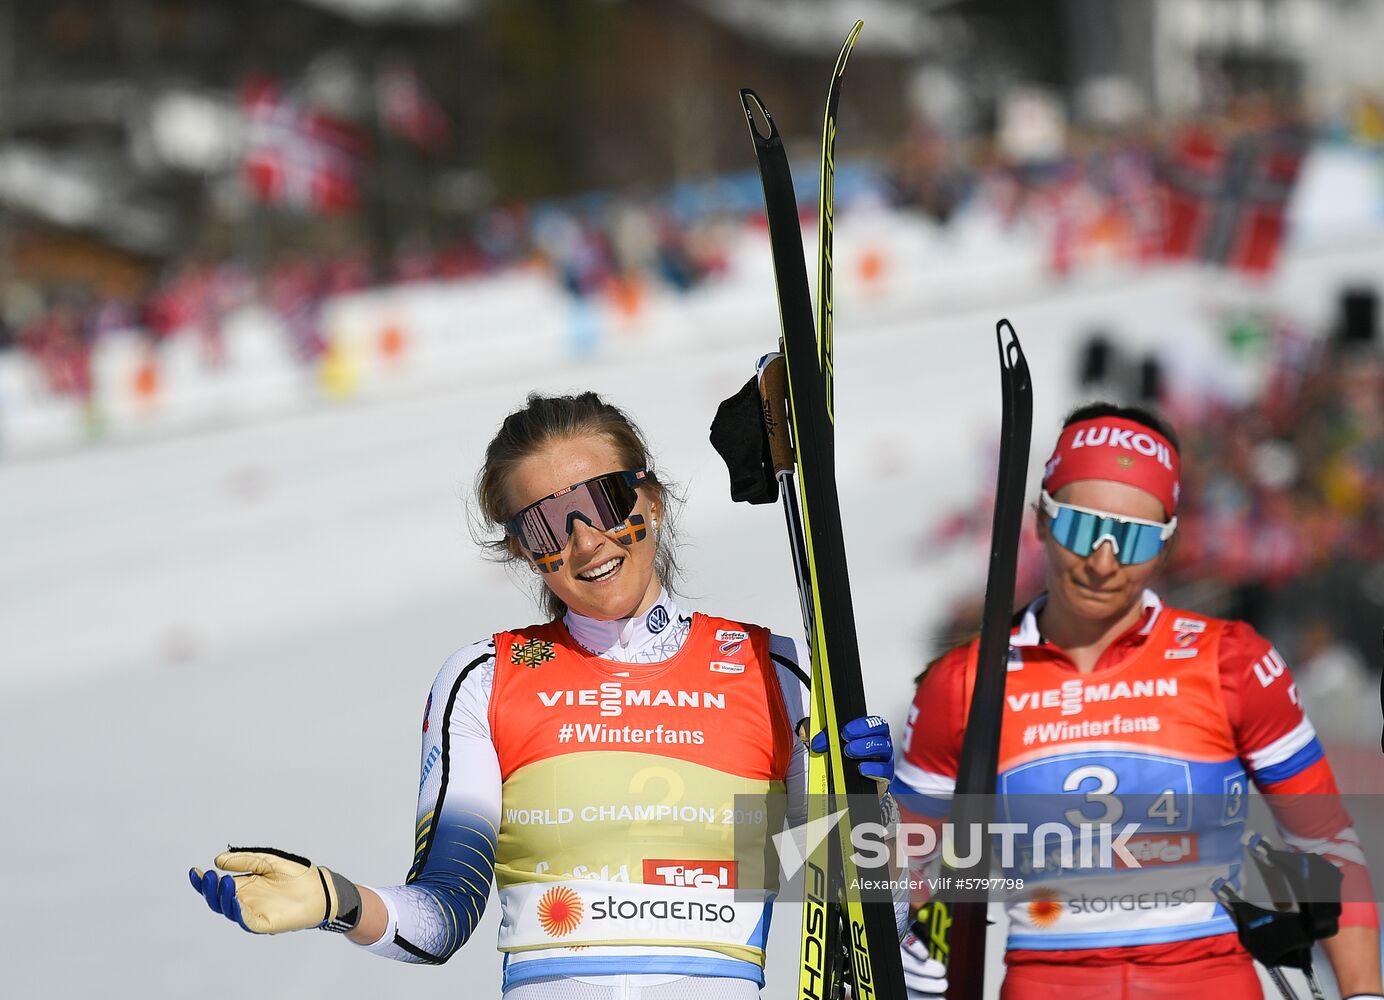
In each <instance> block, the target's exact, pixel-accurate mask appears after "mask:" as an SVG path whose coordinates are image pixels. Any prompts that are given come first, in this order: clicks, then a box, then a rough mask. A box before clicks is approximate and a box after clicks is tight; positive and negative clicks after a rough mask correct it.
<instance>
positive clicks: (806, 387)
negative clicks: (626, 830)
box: [740, 21, 904, 1000]
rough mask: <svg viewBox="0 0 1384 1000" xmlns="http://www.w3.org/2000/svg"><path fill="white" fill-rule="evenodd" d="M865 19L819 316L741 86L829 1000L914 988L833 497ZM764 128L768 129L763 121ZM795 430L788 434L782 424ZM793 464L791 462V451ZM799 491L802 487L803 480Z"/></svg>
mask: <svg viewBox="0 0 1384 1000" xmlns="http://www.w3.org/2000/svg"><path fill="white" fill-rule="evenodd" d="M863 27H864V22H861V21H857V22H856V23H855V26H854V27H853V28H852V29H851V32H850V34H849V35H848V36H847V38H846V41H845V44H843V45H842V46H841V52H840V55H839V56H838V57H837V60H836V66H835V69H834V70H833V72H832V78H831V86H830V88H829V90H828V94H827V107H826V115H825V118H824V121H823V128H822V159H821V176H820V188H819V201H818V206H819V216H818V230H817V249H818V253H817V309H816V316H815V320H814V315H813V308H812V298H811V294H810V292H809V290H808V283H807V268H806V264H805V262H804V260H803V253H802V230H801V228H800V227H799V224H798V201H797V197H796V195H795V194H794V191H793V177H792V174H791V172H790V170H789V167H788V155H787V153H786V152H785V150H784V148H783V138H782V136H780V134H779V131H778V126H777V125H775V124H774V120H773V117H772V116H771V115H770V114H769V110H768V108H766V107H765V106H764V102H763V101H761V100H760V99H759V96H758V95H757V94H755V93H754V91H752V90H742V91H741V92H740V102H741V106H742V107H743V108H744V111H745V118H746V121H747V122H748V124H749V127H750V135H751V137H752V139H753V141H754V148H755V157H756V159H757V161H758V163H759V173H760V180H761V182H762V184H763V187H764V206H765V214H766V217H767V220H768V225H769V244H770V248H771V251H772V253H773V259H774V280H775V283H776V284H777V286H778V304H779V322H780V325H781V327H782V333H783V336H782V340H781V341H780V344H781V349H782V354H781V360H780V359H779V358H776V357H771V358H769V359H767V360H766V362H764V363H761V368H760V385H761V392H762V393H763V395H764V398H765V402H766V404H767V407H768V408H769V412H771V413H774V411H779V406H780V404H781V403H783V402H786V404H787V406H786V410H782V411H779V412H778V413H777V414H776V415H775V418H774V419H773V426H774V429H775V433H774V434H773V435H772V438H771V440H772V443H773V445H774V446H775V449H776V452H775V462H774V465H775V473H776V475H777V476H778V479H779V483H780V485H781V486H782V487H783V490H782V495H783V503H784V511H785V515H786V517H787V520H788V527H789V535H790V539H791V541H792V545H793V556H794V565H795V568H796V570H797V574H798V593H799V597H800V601H801V608H802V613H803V626H804V629H805V630H806V632H807V636H808V645H809V647H810V649H811V652H812V704H811V707H810V713H811V714H810V716H809V723H808V724H809V728H810V730H811V733H818V732H826V733H827V739H828V742H827V752H826V753H825V754H821V755H815V756H812V757H810V759H809V765H808V780H807V791H808V824H809V829H814V828H815V826H816V825H820V824H824V823H830V822H831V819H830V816H831V811H832V810H833V808H834V807H844V809H845V812H846V818H847V822H837V823H835V824H834V827H833V829H832V830H831V831H830V832H829V834H828V835H827V836H825V837H821V838H818V840H817V843H816V844H815V845H812V847H811V849H810V850H809V852H808V856H807V858H806V863H805V868H804V877H805V879H806V885H805V892H804V897H805V905H804V907H803V937H802V950H801V953H800V956H799V958H800V962H799V986H798V996H799V997H800V998H802V1000H831V998H835V997H840V996H844V995H845V993H844V987H845V985H846V984H847V983H849V984H850V986H851V991H852V992H851V995H852V996H853V997H856V998H871V1000H873V998H875V997H883V998H894V997H902V996H903V995H904V985H903V969H902V966H901V964H900V961H899V947H898V933H897V930H896V928H895V925H894V916H893V910H892V908H891V907H890V906H888V905H886V904H876V905H868V906H867V905H865V904H864V903H863V901H862V899H861V894H860V892H859V891H854V892H852V891H849V890H848V887H849V886H850V885H851V884H852V882H854V881H857V880H858V873H857V872H856V868H855V863H854V861H853V860H852V857H851V856H852V854H853V853H854V850H855V849H854V848H853V847H852V846H851V843H850V830H851V829H852V828H853V827H854V826H855V825H857V824H859V823H871V822H877V821H878V820H879V813H878V809H877V808H872V803H875V801H876V792H875V786H874V782H873V781H871V780H870V779H869V778H866V777H865V776H863V775H862V774H860V773H859V771H858V770H857V769H856V768H855V767H854V766H851V764H850V762H849V761H848V760H847V759H846V758H845V755H844V752H843V747H842V742H841V736H840V730H841V726H842V725H843V724H844V723H845V722H847V721H848V720H850V719H854V718H858V717H860V716H863V715H865V714H866V707H865V691H864V687H863V685H862V684H861V680H860V657H859V652H858V649H857V643H856V635H855V614H854V612H853V610H852V606H851V592H850V583H849V581H848V580H847V577H846V550H845V544H844V540H843V535H842V529H841V508H840V503H839V501H838V499H837V495H836V431H835V423H834V407H833V382H834V379H833V364H834V358H833V346H834V345H833V337H832V287H833V280H832V224H833V208H834V176H835V143H836V110H837V105H838V103H839V100H840V93H841V78H842V75H843V74H844V72H845V68H846V60H847V59H848V58H849V57H850V54H851V49H852V48H853V47H854V46H855V41H856V39H857V38H858V37H859V36H860V31H861V29H862V28H863ZM761 124H762V126H763V129H764V130H761ZM785 431H786V432H788V439H787V440H785V436H784V433H783V432H785ZM790 453H791V455H792V464H791V465H790V464H789V458H788V456H789V454H790ZM794 485H796V487H797V489H796V490H794V489H793V486H794ZM809 735H810V734H809Z"/></svg>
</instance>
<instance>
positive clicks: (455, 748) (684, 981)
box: [191, 393, 905, 1000]
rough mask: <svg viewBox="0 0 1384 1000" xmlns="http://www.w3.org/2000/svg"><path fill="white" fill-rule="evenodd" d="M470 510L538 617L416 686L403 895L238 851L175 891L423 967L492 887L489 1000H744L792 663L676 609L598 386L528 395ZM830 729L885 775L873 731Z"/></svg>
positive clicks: (463, 935) (792, 655)
mask: <svg viewBox="0 0 1384 1000" xmlns="http://www.w3.org/2000/svg"><path fill="white" fill-rule="evenodd" d="M476 496H477V508H478V510H479V512H480V514H481V517H482V518H483V521H484V526H483V531H484V534H485V537H484V538H483V539H481V543H482V544H483V545H484V546H485V547H487V548H488V549H489V550H490V552H491V553H492V554H493V555H495V556H496V557H497V558H500V559H503V560H505V561H511V562H514V563H515V564H517V565H523V566H527V567H529V568H530V569H531V570H532V571H533V572H534V574H535V575H536V576H535V578H536V579H538V580H540V581H541V583H542V603H543V605H544V607H545V610H546V611H547V613H548V620H547V621H545V622H543V623H541V624H536V625H529V626H526V627H523V628H518V629H509V630H505V631H500V632H496V633H495V634H494V635H492V636H488V637H486V638H485V639H483V640H481V641H479V642H476V643H473V644H471V645H470V646H466V647H464V648H462V649H460V650H458V651H457V652H456V653H454V654H453V655H452V656H451V657H450V658H449V659H448V660H447V662H446V663H445V664H444V665H443V667H442V670H441V672H440V673H439V674H438V676H437V679H436V681H435V682H434V683H433V687H432V690H431V692H430V693H429V695H428V700H427V706H426V708H425V709H424V720H423V749H422V779H421V781H420V782H419V794H418V810H417V813H416V821H417V827H416V832H417V839H416V851H415V854H414V858H413V865H412V867H411V868H410V870H409V874H408V878H407V879H406V880H405V882H404V883H403V884H402V885H391V886H382V887H377V888H371V887H369V886H366V885H360V884H357V883H354V882H351V881H349V880H347V879H345V878H342V877H341V876H340V875H339V874H337V873H335V872H332V871H330V870H328V869H326V868H322V867H320V866H315V865H313V864H312V862H310V861H308V860H307V859H306V858H302V857H298V856H296V855H292V854H288V853H286V852H283V851H276V850H271V849H268V848H240V849H234V850H232V851H229V852H227V853H225V854H222V855H220V856H218V857H217V858H216V865H217V867H218V868H219V869H221V871H220V872H218V871H215V870H213V871H205V872H204V871H202V870H200V869H193V870H192V873H191V875H192V883H193V886H194V887H195V888H196V889H197V890H198V891H199V892H200V893H201V894H202V895H203V897H204V898H205V899H206V901H207V903H208V905H210V906H211V908H212V909H213V910H215V911H217V912H218V913H221V914H224V915H225V916H227V917H230V918H231V919H232V920H234V921H236V922H237V923H239V924H240V925H241V926H242V927H244V928H245V929H246V930H250V931H254V932H257V933H277V932H279V931H288V930H300V929H307V928H310V927H322V928H324V929H327V930H338V931H344V932H345V933H346V936H347V938H348V939H349V940H351V941H353V942H355V943H356V944H359V945H361V946H363V947H365V948H367V949H368V950H370V951H372V952H374V953H376V954H379V955H383V956H385V957H388V958H392V959H395V960H397V961H402V962H414V963H440V962H445V961H446V960H447V959H448V958H449V957H451V955H453V954H454V953H455V952H456V951H457V949H459V948H460V947H461V946H462V945H463V944H464V943H465V942H466V940H467V938H468V937H470V935H471V933H472V931H474V929H475V927H476V925H477V923H478V922H479V920H480V916H481V912H482V910H484V908H485V904H486V901H487V899H488V897H489V894H490V885H491V881H492V879H493V880H494V881H495V882H496V883H497V886H498V890H499V896H500V905H501V907H502V910H503V915H502V918H501V923H500V935H499V938H500V940H499V947H500V950H501V951H503V952H505V961H504V987H503V988H504V992H505V997H506V1000H548V998H552V1000H558V998H561V1000H616V998H627V997H632V996H636V995H637V996H639V997H641V998H642V1000H712V998H715V1000H736V998H743V1000H750V998H753V997H757V996H758V995H759V989H760V987H761V986H763V984H764V973H763V967H764V944H765V939H766V937H767V935H768V928H769V916H770V908H771V905H772V901H773V896H774V893H775V890H776V888H777V885H776V883H777V877H776V875H775V874H774V873H773V872H766V871H764V870H763V869H764V867H765V866H764V864H763V859H764V857H765V856H766V853H767V844H766V841H767V838H769V837H770V836H771V835H773V834H775V833H777V832H778V829H779V828H780V827H781V826H782V825H783V821H784V818H785V817H784V813H785V812H786V814H787V820H788V821H789V822H799V821H801V820H802V819H803V818H804V816H805V813H806V802H805V784H806V761H807V754H808V753H809V748H808V746H807V745H806V744H805V743H804V742H803V741H802V740H800V739H798V738H797V735H798V734H799V733H800V729H801V727H802V726H803V724H804V722H805V720H806V718H807V716H808V714H809V712H808V707H807V706H808V704H809V700H808V682H807V675H806V674H805V672H804V670H803V668H802V666H800V664H803V663H805V662H806V652H805V650H804V649H803V647H802V645H801V644H800V643H798V642H796V641H794V640H792V639H789V638H786V637H783V636H779V635H774V634H771V633H770V632H769V630H768V629H765V628H763V627H761V626H758V625H752V624H748V623H746V622H742V621H738V620H735V619H731V618H720V617H715V616H711V615H704V614H700V613H693V612H690V611H687V610H685V609H684V608H682V607H681V606H680V605H679V604H678V603H677V602H676V600H675V599H674V598H673V596H672V594H671V590H670V585H671V583H672V581H673V578H674V574H675V571H676V546H675V544H674V539H673V534H672V532H671V531H670V530H669V528H668V522H669V518H670V507H671V505H672V503H673V502H674V498H673V496H672V493H671V490H670V487H669V484H668V481H667V480H666V479H664V478H663V476H662V475H661V474H660V472H659V471H658V469H657V468H656V465H655V462H654V459H653V456H652V455H651V454H650V451H649V448H648V446H647V445H646V443H645V441H644V438H643V436H642V435H641V434H640V432H639V430H638V428H637V427H636V426H635V425H634V423H633V422H632V421H631V420H630V419H629V418H628V417H627V416H626V415H625V414H624V413H623V412H622V411H620V410H619V409H618V408H616V407H615V406H612V405H611V404H609V403H607V402H606V401H604V400H602V399H601V398H600V397H599V396H597V395H595V394H594V393H583V394H580V395H575V396H539V395H531V396H530V397H529V398H528V400H527V402H526V405H525V406H524V407H523V408H521V409H519V410H517V411H516V412H514V413H511V414H510V415H509V416H508V417H506V418H505V420H504V422H503V424H502V425H501V427H500V429H499V431H498V433H497V434H496V435H495V437H494V439H493V440H492V441H491V442H490V445H489V447H488V448H487V450H486V457H485V464H484V467H483V468H482V469H481V471H480V473H479V474H478V476H477V479H476ZM843 734H844V736H845V737H846V740H847V742H846V753H847V755H848V756H850V757H852V758H854V759H855V760H856V761H858V767H859V768H860V771H861V773H862V774H865V775H866V776H868V777H871V778H875V779H876V780H878V781H880V782H881V784H882V785H883V784H887V782H888V780H889V779H890V778H891V777H892V774H893V746H892V742H891V740H890V738H889V729H888V725H887V724H886V723H884V721H883V720H882V719H880V718H878V717H877V716H867V717H864V718H862V719H856V720H852V721H850V722H848V723H846V725H845V726H844V727H843ZM785 793H786V794H785ZM737 796H755V797H757V801H758V803H759V804H760V805H759V806H758V808H755V807H753V806H750V807H748V808H741V807H742V806H744V805H745V804H746V801H747V800H745V799H740V800H737ZM748 801H749V802H750V803H754V802H755V801H756V800H755V799H751V800H748ZM733 847H734V848H735V849H734V850H733ZM904 915H905V912H904V908H903V907H902V906H901V907H900V908H899V911H898V916H899V918H900V920H902V919H903V917H904Z"/></svg>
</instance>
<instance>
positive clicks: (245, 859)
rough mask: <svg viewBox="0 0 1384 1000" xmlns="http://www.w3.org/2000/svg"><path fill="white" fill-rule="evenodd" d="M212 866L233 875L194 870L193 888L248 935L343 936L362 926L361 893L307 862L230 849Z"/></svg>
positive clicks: (277, 854)
mask: <svg viewBox="0 0 1384 1000" xmlns="http://www.w3.org/2000/svg"><path fill="white" fill-rule="evenodd" d="M213 864H214V865H215V866H216V867H217V868H219V869H221V870H222V871H224V872H228V873H230V874H226V875H218V874H217V873H216V872H215V871H202V869H200V868H193V869H191V870H190V871H189V872H188V877H189V878H190V879H191V881H192V887H193V888H194V889H196V890H197V891H198V892H199V893H200V894H201V895H202V897H203V898H204V899H205V900H206V901H207V905H208V906H210V907H211V908H212V910H213V911H214V912H216V913H220V914H221V915H222V916H224V917H226V918H227V919H228V920H234V921H235V922H236V923H238V924H240V926H241V927H243V928H245V929H246V930H247V931H251V932H253V933H255V934H282V933H283V932H284V931H301V930H307V929H308V928H310V927H321V928H322V929H323V930H329V931H337V932H343V931H349V930H350V929H351V928H353V927H355V926H356V924H357V923H359V922H360V890H358V889H357V888H356V887H355V885H354V884H352V883H351V882H350V881H349V880H348V879H344V878H342V877H341V876H340V875H338V874H336V872H333V871H331V870H330V869H327V868H323V867H322V866H321V865H314V864H313V863H312V862H311V861H309V860H308V859H307V858H301V857H299V856H298V855H296V854H289V853H288V852H286V851H279V850H275V849H274V848H272V847H232V848H231V849H230V850H228V851H226V852H225V853H224V854H218V855H217V856H216V860H215V861H214V862H213Z"/></svg>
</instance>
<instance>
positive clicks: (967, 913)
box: [913, 319, 1033, 1000]
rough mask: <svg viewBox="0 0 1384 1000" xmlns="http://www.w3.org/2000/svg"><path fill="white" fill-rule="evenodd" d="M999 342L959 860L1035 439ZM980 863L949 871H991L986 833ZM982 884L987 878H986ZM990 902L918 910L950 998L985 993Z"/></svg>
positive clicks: (984, 738)
mask: <svg viewBox="0 0 1384 1000" xmlns="http://www.w3.org/2000/svg"><path fill="white" fill-rule="evenodd" d="M995 339H996V341H997V342H998V344H999V352H1000V377H1001V384H1002V388H1003V398H1004V403H1003V406H1004V410H1003V414H1004V415H1003V420H1002V423H1001V429H1000V460H999V473H998V481H997V486H996V490H995V514H994V521H993V522H992V528H991V535H990V569H989V576H988V577H987V579H986V583H985V608H984V612H983V614H982V618H981V632H980V650H979V659H978V663H977V667H976V679H975V687H974V689H973V690H972V692H971V708H970V712H969V714H968V715H967V717H966V735H965V738H964V739H963V740H962V743H961V762H960V766H959V767H958V769H957V776H956V792H955V795H954V797H953V799H952V802H953V807H952V813H951V816H950V817H949V822H950V823H951V824H952V827H953V830H954V831H955V834H956V845H955V852H956V856H957V857H962V858H969V857H971V856H972V850H973V847H974V845H973V844H972V842H971V840H970V836H971V831H972V824H980V825H981V829H982V830H986V829H988V828H989V825H990V822H991V820H992V819H993V818H994V796H995V783H996V778H997V773H998V770H999V750H1000V725H1001V723H1002V721H1003V717H1004V682H1005V675H1006V674H1007V672H1008V663H1009V632H1010V627H1011V619H1012V617H1013V613H1014V582H1015V575H1016V572H1017V569H1018V561H1019V533H1020V530H1021V528H1022V526H1023V517H1024V488H1025V485H1026V483H1025V481H1026V479H1027V478H1028V453H1029V443H1030V441H1031V439H1032V436H1033V382H1032V379H1031V378H1030V377H1029V371H1028V361H1027V360H1026V359H1025V358H1024V352H1023V348H1022V347H1021V346H1020V344H1019V338H1018V335H1017V334H1016V333H1015V332H1014V327H1013V326H1011V325H1010V323H1009V321H1008V320H1006V319H1002V320H1000V321H999V323H997V324H996V326H995ZM982 837H984V838H986V843H984V844H983V845H982V849H981V850H980V851H979V852H977V855H976V860H975V861H974V862H973V863H972V864H970V865H968V866H966V867H965V868H963V869H960V870H954V871H951V872H949V874H951V875H953V876H960V877H962V878H967V877H969V878H973V879H977V878H978V879H984V878H985V877H986V876H988V875H989V874H990V873H989V858H990V851H989V844H988V834H984V833H983V834H982ZM979 884H980V885H984V884H985V882H980V883H979ZM987 906H988V899H987V897H986V895H985V893H984V892H981V893H979V894H977V893H974V892H969V893H967V894H966V895H965V896H964V897H956V898H952V899H950V900H948V899H947V898H945V897H939V898H936V899H933V900H931V901H930V902H929V903H928V904H927V905H925V906H924V907H923V908H922V910H921V911H920V912H919V915H918V920H917V921H916V922H915V923H914V926H913V931H914V933H915V934H916V935H917V936H918V938H919V939H920V940H923V941H926V942H927V943H928V946H929V950H930V951H931V953H932V955H933V957H934V958H938V959H940V960H942V961H944V962H946V963H947V996H948V997H949V998H950V1000H974V998H976V997H980V996H983V995H984V988H985V938H986V929H987V926H988V922H987V920H986V909H987Z"/></svg>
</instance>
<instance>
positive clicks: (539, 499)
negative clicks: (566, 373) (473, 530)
mask: <svg viewBox="0 0 1384 1000" xmlns="http://www.w3.org/2000/svg"><path fill="white" fill-rule="evenodd" d="M651 465H652V462H651V461H650V457H649V448H648V445H647V444H646V443H645V441H644V437H643V435H642V434H640V432H639V430H638V428H636V427H635V426H634V424H633V422H632V421H630V420H629V418H628V417H626V416H625V414H624V413H622V412H621V411H620V410H619V409H618V408H617V407H615V406H612V405H611V404H609V403H607V402H605V401H604V400H602V399H601V398H600V397H599V396H597V395H596V394H595V393H584V394H583V395H580V396H575V397H566V396H558V397H549V396H537V395H535V396H530V397H529V400H528V405H527V406H526V407H525V408H524V409H522V410H519V411H518V412H516V413H512V414H510V416H509V417H508V418H506V420H505V422H504V424H502V425H501V427H500V431H499V433H498V434H496V435H495V438H494V440H493V441H491V442H490V447H489V448H487V449H486V455H485V465H484V467H483V468H482V469H481V471H480V474H479V475H478V476H477V477H476V499H477V501H478V503H479V506H480V509H481V513H482V516H483V517H484V518H485V519H486V521H487V522H488V525H489V526H490V527H491V528H492V529H501V530H503V532H504V535H503V536H502V537H500V538H496V539H491V540H488V541H485V542H483V543H482V544H485V545H486V546H487V547H488V548H489V549H490V550H491V551H492V552H493V553H495V554H496V555H497V556H498V557H499V558H501V559H503V560H506V561H509V560H514V559H520V560H527V561H528V562H529V565H530V566H531V567H532V568H533V570H534V572H536V573H540V574H542V575H543V583H544V584H545V585H546V587H547V590H546V593H545V595H544V605H545V607H546V609H547V611H548V613H549V614H551V615H552V616H553V617H554V618H558V617H561V616H562V615H563V613H565V612H566V611H567V610H568V609H569V608H572V609H575V610H576V611H577V612H578V613H579V614H583V615H586V616H587V617H591V618H600V619H607V620H609V619H616V618H633V617H634V616H635V615H638V614H642V613H644V612H645V611H647V610H648V608H649V607H650V606H651V605H652V604H653V602H654V600H655V599H656V598H657V597H658V592H659V589H660V587H663V586H668V587H671V586H672V585H673V583H674V581H675V579H676V574H677V554H676V539H675V538H674V537H673V532H672V531H671V525H670V524H669V516H668V509H669V502H670V501H671V500H672V499H673V497H672V492H671V485H670V484H668V483H666V482H665V481H664V480H663V479H662V478H661V477H660V475H659V474H658V473H657V472H656V471H655V470H654V469H652V468H651V467H650V466H651ZM650 532H652V541H653V544H652V545H649V544H643V543H644V542H646V541H647V540H648V536H649V533H650ZM569 542H570V543H571V544H570V546H569V544H568V543H569ZM626 563H628V565H626Z"/></svg>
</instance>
